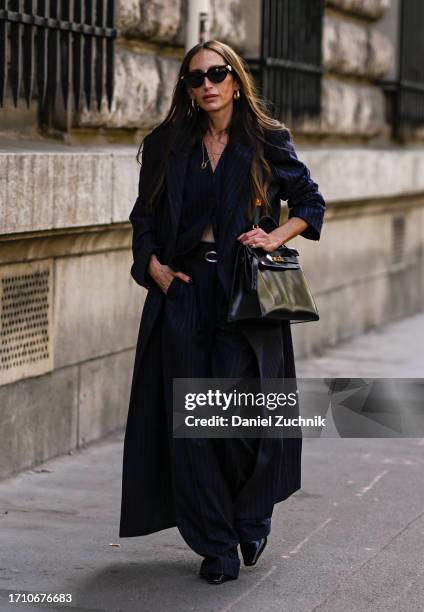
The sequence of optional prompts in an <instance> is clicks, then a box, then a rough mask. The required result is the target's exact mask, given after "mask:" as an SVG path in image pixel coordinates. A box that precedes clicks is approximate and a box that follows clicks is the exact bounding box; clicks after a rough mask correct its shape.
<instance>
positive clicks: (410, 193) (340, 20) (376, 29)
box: [0, 0, 424, 477]
mask: <svg viewBox="0 0 424 612" xmlns="http://www.w3.org/2000/svg"><path fill="white" fill-rule="evenodd" d="M398 1H399V0H327V2H326V6H325V14H324V21H323V33H322V62H323V68H324V71H323V77H322V109H321V113H320V115H319V116H318V117H306V118H303V119H302V120H301V121H300V120H299V121H295V122H293V123H289V124H288V125H289V127H290V128H291V129H292V131H293V134H294V141H295V145H296V148H297V151H298V155H299V157H300V158H301V159H302V160H303V161H305V163H306V164H307V165H308V166H309V168H310V169H311V173H312V176H313V178H314V180H316V182H317V183H318V184H319V187H320V190H321V191H322V193H323V195H324V197H325V199H326V201H327V204H328V211H327V217H326V223H325V226H324V229H323V233H322V237H321V241H320V242H319V243H315V242H312V241H307V240H305V239H303V238H301V237H297V238H296V239H294V240H293V241H291V245H292V246H294V247H296V248H298V249H299V251H300V253H301V261H302V264H303V267H304V269H305V272H306V274H307V276H308V278H309V280H310V283H311V287H312V290H313V293H314V295H315V297H316V301H317V305H318V309H319V311H320V314H321V319H320V321H319V322H317V323H313V324H311V323H309V324H303V325H295V326H293V337H294V343H295V350H296V354H297V355H298V356H306V355H308V354H311V353H316V352H319V351H322V350H324V349H325V347H327V346H329V345H334V344H336V343H338V342H340V341H341V340H343V339H344V338H347V337H349V336H352V335H355V334H359V333H361V332H363V331H365V330H367V329H369V328H371V327H375V326H379V325H381V324H383V323H385V322H387V321H389V320H392V319H394V318H398V317H403V316H407V315H409V314H411V313H414V312H417V311H419V310H421V309H422V307H423V303H424V284H423V277H424V275H423V243H424V148H423V139H424V126H417V127H416V128H414V129H412V130H409V132H408V134H407V137H406V138H405V139H404V141H403V142H401V143H400V142H398V141H395V140H394V139H393V137H392V126H391V118H390V117H391V99H390V96H389V95H387V93H385V91H384V88H383V87H382V86H381V82H380V80H381V79H384V78H385V76H387V75H390V74H391V73H393V71H395V70H396V61H397V59H396V58H397V44H398V43H397V41H396V39H395V36H394V34H393V32H395V31H396V26H397V23H398V19H399V13H398ZM116 8H117V17H116V20H117V27H118V29H119V38H118V39H117V41H116V45H115V66H114V75H115V91H114V99H113V103H112V107H111V109H110V110H109V109H107V107H106V105H105V104H104V105H103V107H102V108H101V110H100V111H96V110H94V109H92V110H87V109H85V108H84V107H83V108H81V109H80V110H78V111H75V109H73V108H72V107H71V108H68V110H66V111H64V110H63V109H60V110H59V111H58V112H57V116H56V117H53V123H52V126H51V129H49V130H48V131H47V133H46V132H45V131H40V130H39V127H38V123H37V99H36V96H34V97H33V100H32V102H31V105H30V107H29V108H26V107H24V106H23V105H20V106H19V105H18V107H17V108H14V107H13V106H12V105H11V104H10V103H9V104H6V105H5V107H4V108H3V109H0V167H1V171H0V182H1V188H0V211H1V213H0V282H1V288H0V291H1V306H0V309H1V312H0V316H1V327H0V333H1V336H0V337H1V341H2V344H1V345H0V355H1V359H2V361H1V368H0V385H1V386H0V407H1V409H0V431H1V433H2V445H1V450H0V476H3V477H4V476H7V475H10V474H12V473H15V472H17V471H19V470H22V469H24V468H27V467H29V466H32V465H34V464H37V463H39V462H41V461H43V460H45V459H47V458H49V457H52V456H55V455H58V454H61V453H66V452H70V451H72V449H74V448H77V447H81V446H83V445H84V444H86V443H88V442H90V441H92V440H96V439H99V438H101V437H102V436H104V435H106V434H108V433H109V432H111V431H114V430H115V429H117V428H119V427H121V426H122V425H123V424H124V422H125V417H126V414H127V409H128V399H129V390H130V382H131V373H132V365H133V359H134V347H135V343H136V336H137V331H138V325H139V321H140V315H141V310H142V307H143V303H144V298H145V290H144V289H142V288H141V287H139V286H137V285H136V284H135V283H134V281H133V280H132V278H131V277H130V274H129V269H130V266H131V262H132V257H131V250H130V246H131V228H130V224H129V222H128V215H129V212H130V210H131V208H132V205H133V203H134V201H135V198H136V190H137V185H138V172H139V167H138V165H137V163H136V160H135V155H136V153H137V146H138V144H139V142H140V140H141V138H142V137H143V135H144V134H145V133H147V132H148V131H149V130H150V129H152V128H153V127H154V126H155V125H156V124H157V123H159V122H160V120H161V118H163V117H164V115H165V113H166V111H167V109H168V107H169V104H170V99H171V94H172V88H173V85H174V83H175V81H176V75H177V71H178V67H179V64H180V62H181V59H182V57H183V56H184V44H185V24H186V18H187V3H186V1H184V0H175V1H174V2H172V3H171V2H168V1H167V0H117V1H116ZM258 15H259V1H258V0H249V2H244V1H243V0H231V1H230V0H212V2H211V19H210V38H217V39H220V40H222V41H224V42H227V43H228V44H230V45H232V46H233V47H234V48H236V50H238V51H239V52H240V53H241V54H243V55H244V56H249V55H255V54H256V53H258V49H259V47H260V35H261V34H260V27H259V20H258ZM9 102H10V100H9ZM286 212H287V211H286V206H284V205H283V207H282V220H283V219H284V218H285V215H286Z"/></svg>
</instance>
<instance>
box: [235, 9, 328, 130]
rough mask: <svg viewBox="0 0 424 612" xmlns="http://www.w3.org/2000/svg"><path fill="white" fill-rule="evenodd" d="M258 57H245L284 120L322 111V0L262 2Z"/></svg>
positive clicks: (259, 83)
mask: <svg viewBox="0 0 424 612" xmlns="http://www.w3.org/2000/svg"><path fill="white" fill-rule="evenodd" d="M261 13H262V15H261V22H262V26H261V28H262V31H261V37H260V38H261V40H260V52H259V53H260V56H259V57H257V58H254V57H250V58H246V62H247V63H248V65H249V66H250V68H251V70H252V74H253V75H254V76H255V78H256V82H257V85H258V87H259V88H260V90H261V93H262V95H263V96H265V97H266V98H267V99H269V100H270V101H271V102H272V103H273V105H274V109H275V110H274V114H275V116H276V117H278V118H279V119H282V120H284V121H287V120H289V121H290V120H292V119H294V118H302V117H304V116H306V115H308V116H316V115H318V114H319V113H320V111H321V78H322V72H323V68H322V63H321V44H322V28H323V15H324V1H323V0H262V4H261Z"/></svg>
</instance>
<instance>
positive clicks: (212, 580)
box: [199, 572, 237, 584]
mask: <svg viewBox="0 0 424 612" xmlns="http://www.w3.org/2000/svg"><path fill="white" fill-rule="evenodd" d="M199 576H201V577H202V578H204V579H205V580H206V581H207V582H209V584H222V583H223V582H227V580H236V579H237V576H228V575H227V574H215V573H212V572H200V574H199Z"/></svg>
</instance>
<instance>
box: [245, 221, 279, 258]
mask: <svg viewBox="0 0 424 612" xmlns="http://www.w3.org/2000/svg"><path fill="white" fill-rule="evenodd" d="M237 240H239V241H240V242H241V243H242V244H243V245H248V246H251V247H254V248H255V249H256V248H261V249H263V250H264V251H266V252H267V253H271V251H275V249H276V248H278V247H279V246H280V242H278V243H277V242H276V240H275V237H273V236H272V233H271V234H267V232H265V231H264V230H263V229H261V228H260V227H255V229H252V230H249V231H248V232H244V233H243V234H240V236H238V237H237Z"/></svg>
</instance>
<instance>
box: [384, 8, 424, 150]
mask: <svg viewBox="0 0 424 612" xmlns="http://www.w3.org/2000/svg"><path fill="white" fill-rule="evenodd" d="M423 32H424V2H423V1H422V0H399V13H398V45H397V66H398V68H397V75H396V78H395V79H392V80H389V79H376V81H375V82H376V84H378V85H380V86H381V87H382V88H383V90H384V91H386V92H387V93H388V94H389V96H390V97H391V100H392V104H391V117H390V118H389V120H390V121H391V124H392V128H393V136H394V137H395V138H399V139H402V138H403V135H404V134H403V131H404V128H405V127H409V128H415V127H423V126H424V36H423Z"/></svg>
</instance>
